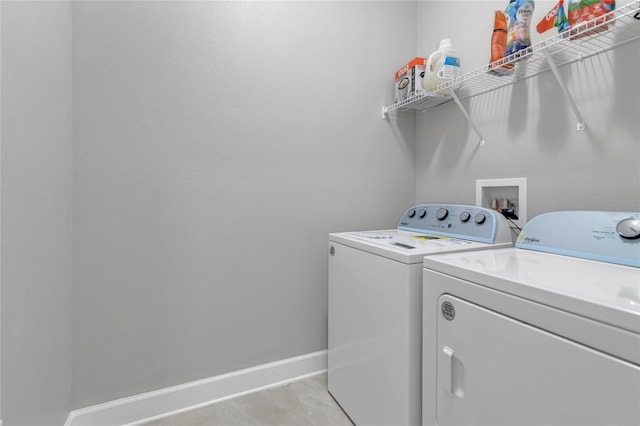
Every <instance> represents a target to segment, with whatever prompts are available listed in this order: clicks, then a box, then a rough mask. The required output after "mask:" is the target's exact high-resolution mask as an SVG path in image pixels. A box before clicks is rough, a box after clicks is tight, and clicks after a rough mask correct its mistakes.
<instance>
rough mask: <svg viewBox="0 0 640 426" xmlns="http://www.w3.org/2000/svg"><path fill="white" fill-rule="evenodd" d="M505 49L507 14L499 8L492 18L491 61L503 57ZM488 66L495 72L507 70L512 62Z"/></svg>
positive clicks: (511, 66)
mask: <svg viewBox="0 0 640 426" xmlns="http://www.w3.org/2000/svg"><path fill="white" fill-rule="evenodd" d="M560 1H562V0H560ZM506 50H507V14H506V13H504V12H503V11H501V10H496V11H495V15H494V18H493V34H492V35H491V63H493V62H495V61H497V60H500V59H502V58H503V57H504V52H505V51H506ZM489 68H490V69H491V70H492V71H493V72H496V73H500V72H504V71H509V70H511V69H512V68H513V65H512V64H503V65H500V66H496V65H490V66H489Z"/></svg>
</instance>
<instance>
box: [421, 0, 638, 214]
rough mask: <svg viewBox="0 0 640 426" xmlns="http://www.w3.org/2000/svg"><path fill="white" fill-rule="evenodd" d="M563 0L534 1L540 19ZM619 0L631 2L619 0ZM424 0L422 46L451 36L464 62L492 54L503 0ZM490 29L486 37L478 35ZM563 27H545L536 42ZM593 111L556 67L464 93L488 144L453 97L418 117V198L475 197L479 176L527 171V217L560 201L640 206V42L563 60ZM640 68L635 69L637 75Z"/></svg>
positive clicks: (566, 205)
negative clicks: (580, 120) (565, 91)
mask: <svg viewBox="0 0 640 426" xmlns="http://www.w3.org/2000/svg"><path fill="white" fill-rule="evenodd" d="M555 3H556V2H555V1H536V11H535V17H534V20H533V22H534V23H537V22H538V21H539V19H540V18H541V17H542V16H543V15H544V13H546V12H547V11H549V10H550V9H551V8H552V7H553V5H554V4H555ZM617 3H618V5H619V6H620V5H622V4H626V3H628V2H617ZM456 8H459V9H460V10H464V11H465V13H464V14H458V15H456V17H455V19H449V20H437V19H430V18H431V17H433V16H434V15H435V16H444V15H447V14H449V13H450V6H449V5H447V4H446V2H426V3H425V2H419V3H418V15H417V16H418V22H425V23H428V25H419V26H418V41H417V42H418V53H419V54H424V55H428V54H429V53H430V52H431V51H433V50H435V49H437V47H438V43H439V40H440V39H441V38H445V37H450V38H451V39H452V42H453V45H454V47H455V48H456V49H457V50H458V52H459V54H460V56H461V60H462V66H463V68H464V69H463V72H466V71H471V70H473V69H475V68H477V67H480V66H482V65H484V64H486V63H487V61H488V58H489V52H490V35H491V30H492V28H493V11H494V9H504V2H502V1H498V2H494V1H483V2H475V1H464V2H456ZM478 34H482V35H483V36H482V37H478ZM554 34H556V32H555V30H552V31H549V32H548V33H544V34H543V35H541V36H540V35H538V34H537V33H535V30H534V34H533V37H534V42H536V41H538V40H541V39H542V37H544V38H546V37H549V36H552V35H554ZM560 70H561V74H562V75H563V77H564V79H565V81H566V82H567V86H568V88H569V90H570V92H571V93H572V94H573V95H574V99H575V101H576V103H577V105H578V107H579V109H580V111H581V113H582V115H583V116H584V118H585V120H586V126H587V128H586V130H585V131H582V132H577V131H576V123H577V121H576V118H575V115H574V114H573V111H572V110H571V108H570V106H569V104H568V102H567V101H566V100H565V98H564V97H563V96H562V94H561V93H560V89H559V86H558V84H557V83H556V81H555V79H554V78H553V75H552V74H551V73H550V72H548V73H545V74H543V75H541V76H540V77H539V78H534V79H530V80H525V81H521V82H519V83H517V84H516V85H515V86H512V87H510V88H505V89H500V90H498V91H496V92H492V93H490V94H487V95H483V96H479V97H477V98H473V99H471V100H467V101H464V102H463V103H464V105H465V106H466V107H467V109H468V111H469V112H470V114H471V117H472V118H473V120H474V122H475V123H476V125H477V127H478V128H479V129H480V131H481V132H482V133H483V136H484V138H485V140H486V146H485V147H482V148H479V147H478V137H477V136H476V134H475V133H474V132H473V130H472V129H471V127H470V126H469V125H468V123H467V121H466V120H465V118H464V117H463V116H462V114H461V112H460V111H459V109H458V108H457V107H456V106H455V105H454V104H450V105H446V106H443V107H440V108H437V109H436V110H434V111H432V112H430V113H428V114H424V115H420V116H419V118H418V119H417V130H416V132H417V166H416V167H417V173H416V179H417V180H416V199H417V200H418V201H431V202H441V201H444V202H456V203H464V204H473V203H475V181H476V179H492V178H510V177H526V178H527V179H528V195H529V196H528V214H527V216H528V218H529V219H530V218H532V217H534V216H536V215H538V214H540V213H543V212H547V211H553V210H581V209H584V210H607V209H609V210H635V211H638V210H640V171H639V170H640V168H639V167H638V164H639V160H640V144H639V143H638V142H639V141H640V85H639V82H640V80H639V79H638V78H637V76H638V75H640V43H639V42H638V41H635V42H633V43H630V44H628V45H625V46H623V47H620V48H617V49H615V50H613V51H610V52H607V53H605V54H601V55H598V56H595V57H592V58H590V59H586V60H584V61H583V62H580V63H576V64H574V65H571V66H566V67H562V68H560ZM632 76H636V77H632Z"/></svg>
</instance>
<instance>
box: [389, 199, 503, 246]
mask: <svg viewBox="0 0 640 426" xmlns="http://www.w3.org/2000/svg"><path fill="white" fill-rule="evenodd" d="M398 229H400V230H403V231H411V232H419V233H422V234H433V235H438V236H446V237H452V238H462V239H465V240H470V241H478V242H483V243H504V242H511V237H510V231H509V223H508V222H507V220H506V219H505V218H504V216H502V215H501V214H500V213H498V212H496V211H493V210H490V209H486V208H484V207H477V206H466V205H460V204H418V205H416V206H413V207H411V208H410V209H408V210H407V211H406V212H405V213H404V215H403V216H402V218H401V219H400V223H399V224H398Z"/></svg>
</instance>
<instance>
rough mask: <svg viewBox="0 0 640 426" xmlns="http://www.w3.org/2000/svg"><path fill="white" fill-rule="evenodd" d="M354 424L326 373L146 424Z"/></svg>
mask: <svg viewBox="0 0 640 426" xmlns="http://www.w3.org/2000/svg"><path fill="white" fill-rule="evenodd" d="M210 425H211V426H213V425H216V426H218V425H220V426H236V425H238V426H239V425H246V426H249V425H251V426H254V425H255V426H257V425H260V426H314V425H317V426H353V423H352V422H351V420H350V419H349V417H347V415H346V414H345V413H344V412H343V411H342V409H341V408H340V406H339V405H338V404H337V403H336V402H335V400H334V399H333V398H332V397H331V395H330V394H329V392H327V375H326V373H323V374H318V375H315V376H311V377H308V378H306V379H302V380H298V381H295V382H291V383H288V384H285V385H282V386H279V387H276V388H271V389H266V390H263V391H259V392H254V393H251V394H248V395H243V396H240V397H237V398H232V399H228V400H225V401H221V402H218V403H214V404H212V405H209V406H206V407H203V408H199V409H196V410H192V411H188V412H186V413H182V414H177V415H174V416H171V417H166V418H163V419H159V420H154V421H152V422H149V423H145V425H144V426H210Z"/></svg>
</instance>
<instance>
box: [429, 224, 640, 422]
mask: <svg viewBox="0 0 640 426" xmlns="http://www.w3.org/2000/svg"><path fill="white" fill-rule="evenodd" d="M424 267H425V269H424V275H423V281H424V288H423V298H424V306H423V309H424V316H423V392H422V395H423V408H422V413H423V424H425V425H434V424H437V425H471V424H484V425H638V424H640V213H638V212H633V213H629V212H555V213H547V214H543V215H540V216H537V217H535V218H534V219H532V220H531V221H530V222H529V223H528V224H527V225H526V226H525V227H524V229H523V230H522V232H521V233H520V236H519V237H518V240H517V242H516V245H515V247H513V248H508V249H498V250H487V251H483V252H470V253H460V254H445V255H438V256H432V257H425V258H424Z"/></svg>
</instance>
